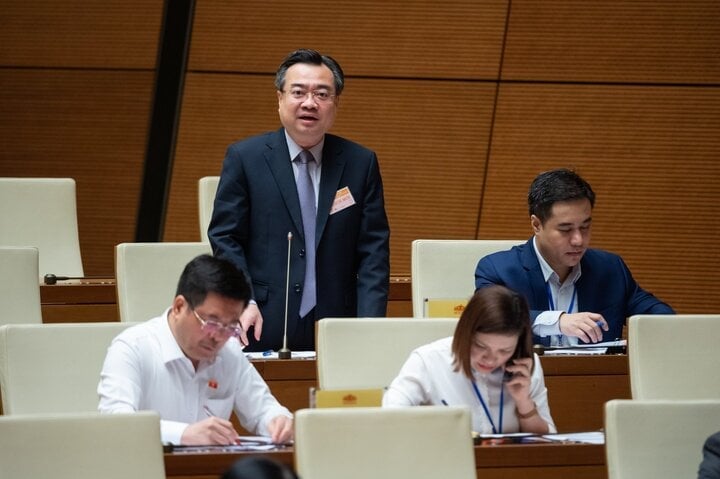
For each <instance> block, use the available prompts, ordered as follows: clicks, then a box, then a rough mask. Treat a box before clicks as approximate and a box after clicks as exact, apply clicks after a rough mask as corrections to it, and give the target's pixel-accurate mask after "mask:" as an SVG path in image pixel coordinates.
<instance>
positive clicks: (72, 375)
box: [0, 322, 134, 437]
mask: <svg viewBox="0 0 720 479" xmlns="http://www.w3.org/2000/svg"><path fill="white" fill-rule="evenodd" d="M133 324H134V323H118V322H113V323H59V324H6V325H4V326H0V390H2V407H3V411H4V413H5V414H40V413H66V412H87V411H97V406H98V395H97V386H98V383H99V382H100V371H101V369H102V365H103V362H104V361H105V355H106V353H107V348H108V346H110V342H111V341H112V339H113V338H114V337H115V336H117V335H118V334H120V332H121V331H122V330H124V329H125V328H127V327H129V326H132V325H133ZM39 437H40V436H39Z"/></svg>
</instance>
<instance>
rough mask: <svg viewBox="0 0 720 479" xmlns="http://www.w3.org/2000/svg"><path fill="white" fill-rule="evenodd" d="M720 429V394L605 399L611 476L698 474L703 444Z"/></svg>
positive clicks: (643, 478) (648, 478) (636, 478)
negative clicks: (698, 397) (704, 397)
mask: <svg viewBox="0 0 720 479" xmlns="http://www.w3.org/2000/svg"><path fill="white" fill-rule="evenodd" d="M718 429H720V399H717V400H668V401H662V400H650V401H644V400H636V399H614V400H612V401H608V402H607V403H605V451H606V455H607V466H608V477H609V479H656V478H659V477H662V478H665V477H668V478H670V477H672V478H681V477H683V478H691V477H697V473H698V466H699V465H700V461H701V460H702V448H703V444H704V443H705V440H706V439H707V438H708V436H710V434H712V433H715V432H717V431H718Z"/></svg>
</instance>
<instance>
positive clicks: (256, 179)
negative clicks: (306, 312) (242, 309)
mask: <svg viewBox="0 0 720 479" xmlns="http://www.w3.org/2000/svg"><path fill="white" fill-rule="evenodd" d="M343 187H348V188H349V189H350V193H351V194H352V196H353V198H354V200H355V203H356V204H355V205H353V206H350V207H348V208H345V209H343V210H341V211H338V212H336V213H334V214H330V208H331V206H332V203H333V200H334V199H335V193H336V192H337V191H338V190H339V189H340V188H343ZM288 232H291V233H292V234H293V239H292V245H291V252H290V288H289V290H290V291H289V299H288V338H292V337H293V333H294V328H295V325H296V321H297V318H298V314H299V313H298V311H299V308H300V298H301V295H302V294H301V293H302V287H303V282H304V274H305V240H304V237H303V227H302V216H301V213H300V202H299V200H298V193H297V188H296V185H295V177H294V174H293V169H292V165H291V162H290V153H289V151H288V147H287V141H286V139H285V133H284V130H283V129H282V128H281V129H279V130H277V131H274V132H270V133H266V134H264V135H260V136H256V137H253V138H249V139H247V140H244V141H240V142H237V143H234V144H232V145H230V146H229V147H228V150H227V154H226V156H225V161H224V163H223V169H222V174H221V176H220V182H219V184H218V190H217V195H216V197H215V204H214V209H213V216H212V220H211V222H210V227H209V228H208V237H209V239H210V243H211V245H212V248H213V251H214V253H215V254H216V255H217V256H220V257H224V258H227V259H229V260H231V261H232V262H233V263H234V264H235V265H236V266H238V267H239V268H241V269H242V270H244V271H245V272H246V273H247V274H248V275H249V276H250V278H251V280H252V287H253V298H254V299H255V300H256V301H257V303H258V306H259V307H260V311H261V312H262V315H263V319H264V323H263V331H262V337H261V340H260V342H259V343H254V342H251V345H250V347H249V348H248V350H256V351H258V350H264V349H278V348H280V347H281V346H282V336H283V328H284V318H285V289H286V288H285V284H286V274H287V273H286V272H287V258H288V253H287V251H288V239H287V236H288ZM389 239H390V230H389V226H388V221H387V216H386V214H385V206H384V199H383V186H382V180H381V177H380V170H379V166H378V162H377V157H376V156H375V153H373V152H372V151H370V150H368V149H367V148H364V147H363V146H361V145H358V144H356V143H353V142H351V141H348V140H345V139H342V138H340V137H337V136H334V135H325V143H324V147H323V157H322V173H321V178H320V191H319V196H318V211H317V230H316V233H315V242H316V284H317V305H316V307H315V311H316V316H317V317H318V318H323V317H330V316H336V317H337V316H340V317H353V316H371V317H372V316H385V314H386V308H387V296H388V288H389V279H390V264H389V257H390V252H389ZM289 346H290V348H291V349H292V348H293V345H292V344H289Z"/></svg>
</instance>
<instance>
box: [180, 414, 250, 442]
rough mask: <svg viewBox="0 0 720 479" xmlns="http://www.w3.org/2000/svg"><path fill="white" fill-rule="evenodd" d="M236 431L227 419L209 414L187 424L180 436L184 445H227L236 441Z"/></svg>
mask: <svg viewBox="0 0 720 479" xmlns="http://www.w3.org/2000/svg"><path fill="white" fill-rule="evenodd" d="M237 438H238V433H237V431H236V430H235V428H234V427H233V425H232V423H231V422H230V421H228V420H227V419H222V418H219V417H216V416H210V417H208V418H206V419H203V420H202V421H198V422H195V423H192V424H190V425H188V427H186V428H185V431H184V432H183V434H182V437H181V438H180V443H181V444H183V445H185V446H209V445H227V444H235V443H236V442H237Z"/></svg>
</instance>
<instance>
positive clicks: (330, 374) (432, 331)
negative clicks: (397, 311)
mask: <svg viewBox="0 0 720 479" xmlns="http://www.w3.org/2000/svg"><path fill="white" fill-rule="evenodd" d="M456 325H457V319H455V318H438V319H435V320H432V321H430V320H427V319H413V318H325V319H321V320H320V321H318V322H317V326H316V328H317V369H318V386H319V387H320V389H362V388H385V387H387V386H389V385H390V383H391V382H392V380H393V379H395V376H397V373H398V372H399V371H400V368H401V367H402V365H403V364H404V363H405V361H406V360H407V358H408V356H409V355H410V352H411V351H412V350H413V349H415V348H417V347H418V346H422V345H423V344H427V343H430V342H432V341H434V340H436V339H440V338H444V337H447V336H452V335H453V333H454V332H455V326H456Z"/></svg>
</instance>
